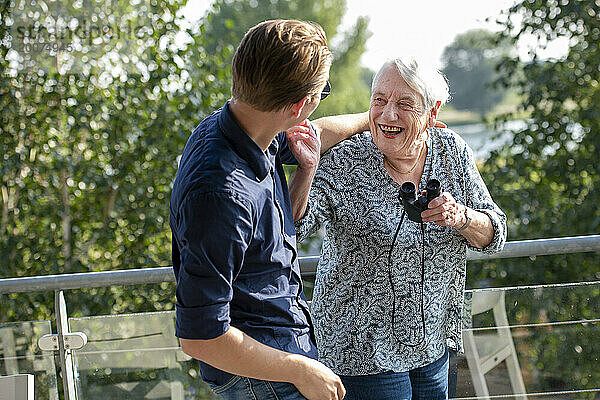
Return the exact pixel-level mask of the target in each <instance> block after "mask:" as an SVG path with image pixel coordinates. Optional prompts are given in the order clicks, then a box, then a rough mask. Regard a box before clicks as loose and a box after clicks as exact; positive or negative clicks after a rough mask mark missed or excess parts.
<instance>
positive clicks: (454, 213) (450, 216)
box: [421, 192, 466, 228]
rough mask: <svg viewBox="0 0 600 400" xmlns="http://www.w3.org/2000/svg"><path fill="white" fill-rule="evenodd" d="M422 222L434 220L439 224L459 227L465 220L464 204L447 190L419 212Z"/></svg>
mask: <svg viewBox="0 0 600 400" xmlns="http://www.w3.org/2000/svg"><path fill="white" fill-rule="evenodd" d="M421 218H423V222H434V223H436V224H438V225H440V226H451V227H454V228H458V227H461V226H463V225H464V224H465V222H466V219H465V218H466V217H465V206H463V205H462V204H458V203H457V202H456V200H454V197H452V195H451V194H450V193H448V192H443V193H442V194H441V195H439V196H438V197H436V198H435V199H433V200H431V201H430V202H429V208H428V209H427V210H425V211H423V212H422V213H421Z"/></svg>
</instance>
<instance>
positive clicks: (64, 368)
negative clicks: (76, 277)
mask: <svg viewBox="0 0 600 400" xmlns="http://www.w3.org/2000/svg"><path fill="white" fill-rule="evenodd" d="M54 305H55V308H56V329H57V331H58V351H59V355H60V367H61V373H62V380H63V391H64V394H65V400H76V399H77V396H76V394H75V374H74V373H73V357H72V355H71V350H70V349H66V348H65V340H64V335H65V334H68V333H69V324H68V315H67V304H66V302H65V296H64V293H63V291H62V290H57V291H56V292H54Z"/></svg>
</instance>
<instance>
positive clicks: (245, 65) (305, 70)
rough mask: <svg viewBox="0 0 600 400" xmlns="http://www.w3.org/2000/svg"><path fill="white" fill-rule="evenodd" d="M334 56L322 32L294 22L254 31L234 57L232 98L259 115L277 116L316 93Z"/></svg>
mask: <svg viewBox="0 0 600 400" xmlns="http://www.w3.org/2000/svg"><path fill="white" fill-rule="evenodd" d="M331 61H332V55H331V52H330V51H329V49H328V48H327V38H326V37H325V32H324V31H323V28H321V26H319V25H318V24H316V23H312V22H304V21H297V20H271V21H264V22H261V23H260V24H258V25H256V26H254V27H252V28H251V29H250V30H249V31H248V32H247V33H246V34H245V35H244V38H243V39H242V41H241V42H240V45H239V46H238V48H237V50H236V52H235V55H234V57H233V68H232V72H233V84H232V88H231V93H232V96H233V97H234V98H235V99H237V100H240V101H243V102H244V103H247V104H249V105H250V106H252V107H254V108H256V109H257V110H259V111H278V110H281V109H284V108H287V107H289V106H291V105H292V104H294V103H297V102H298V101H300V100H302V99H303V98H304V97H306V96H311V95H316V94H318V92H319V90H320V87H321V86H322V85H323V84H324V83H325V81H326V80H327V76H328V72H329V67H330V66H331Z"/></svg>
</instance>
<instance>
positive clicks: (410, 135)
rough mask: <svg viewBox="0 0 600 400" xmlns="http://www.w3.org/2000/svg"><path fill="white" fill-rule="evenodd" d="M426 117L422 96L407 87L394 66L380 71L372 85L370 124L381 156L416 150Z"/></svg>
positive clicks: (425, 124)
mask: <svg viewBox="0 0 600 400" xmlns="http://www.w3.org/2000/svg"><path fill="white" fill-rule="evenodd" d="M429 114H430V113H429V112H426V111H425V109H424V102H423V98H422V97H421V95H420V94H419V93H417V92H416V91H415V90H413V89H412V88H411V87H410V86H408V84H407V83H406V82H405V81H404V79H403V78H402V75H400V72H398V69H397V68H396V66H395V65H393V64H392V65H389V66H387V67H386V68H385V69H384V70H383V71H381V73H380V74H379V75H378V76H377V78H376V81H375V82H374V85H373V94H372V95H371V106H370V108H369V124H370V128H371V135H372V137H373V142H375V144H376V145H377V147H378V148H379V150H381V152H382V153H383V154H384V155H386V156H388V157H393V156H394V155H396V154H397V155H404V154H411V153H413V152H414V150H415V149H418V148H419V146H420V141H421V140H422V133H423V132H424V131H425V129H427V125H428V124H427V122H428V119H429Z"/></svg>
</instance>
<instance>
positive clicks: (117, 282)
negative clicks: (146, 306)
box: [0, 235, 600, 400]
mask: <svg viewBox="0 0 600 400" xmlns="http://www.w3.org/2000/svg"><path fill="white" fill-rule="evenodd" d="M596 251H600V235H589V236H578V237H565V238H551V239H537V240H523V241H514V242H508V243H506V245H505V247H504V249H503V250H502V251H501V252H499V253H496V254H491V255H489V254H483V253H479V252H472V251H469V252H468V254H467V260H469V261H471V260H484V259H497V258H512V257H533V256H543V255H553V254H569V253H581V252H596ZM318 260H319V257H318V256H309V257H301V258H300V267H301V270H302V275H303V276H305V277H309V276H314V275H315V272H316V266H317V263H318ZM174 281H175V277H174V275H173V270H172V268H171V267H155V268H143V269H130V270H119V271H106V272H88V273H78V274H63V275H48V276H35V277H22V278H6V279H0V294H8V293H25V292H39V291H54V292H55V313H56V315H55V318H56V321H57V322H56V325H57V327H58V334H57V337H58V343H59V349H58V350H59V356H60V357H59V358H60V362H61V369H62V371H65V372H66V373H63V374H62V377H63V387H64V394H65V400H74V399H76V390H75V382H74V376H73V373H72V371H73V368H72V354H71V349H69V348H68V346H65V342H64V340H65V336H67V335H69V334H70V332H69V330H68V325H67V323H66V321H67V310H66V304H65V300H64V295H63V291H64V290H70V289H83V288H94V287H106V286H124V285H139V284H149V283H162V282H174Z"/></svg>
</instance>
